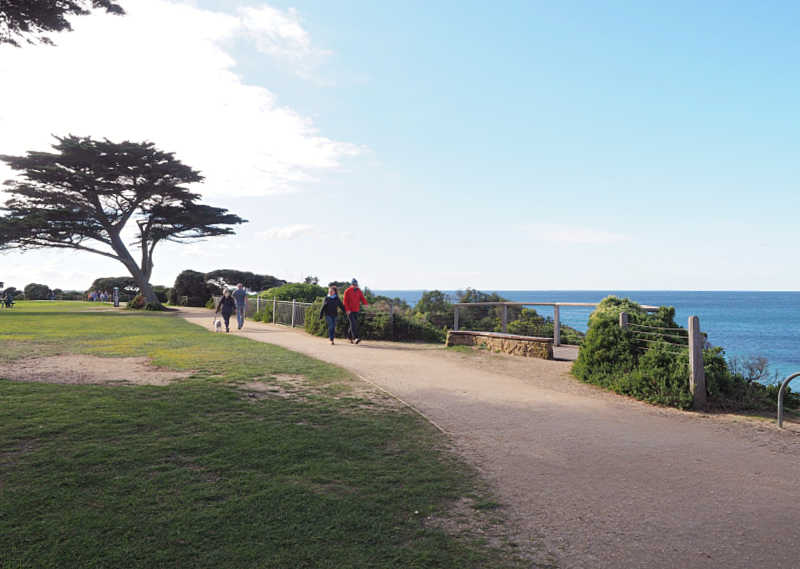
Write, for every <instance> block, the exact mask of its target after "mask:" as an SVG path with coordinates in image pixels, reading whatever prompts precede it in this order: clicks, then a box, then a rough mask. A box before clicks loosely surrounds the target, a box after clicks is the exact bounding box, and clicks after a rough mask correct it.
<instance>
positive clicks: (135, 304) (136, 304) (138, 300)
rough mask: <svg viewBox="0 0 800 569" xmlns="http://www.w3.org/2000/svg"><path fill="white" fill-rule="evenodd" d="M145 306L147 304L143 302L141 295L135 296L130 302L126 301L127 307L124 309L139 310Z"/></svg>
mask: <svg viewBox="0 0 800 569" xmlns="http://www.w3.org/2000/svg"><path fill="white" fill-rule="evenodd" d="M146 305H147V302H145V300H144V296H142V295H141V294H137V295H136V296H134V297H133V298H132V299H131V300H129V301H128V305H127V306H126V308H127V309H128V310H141V309H142V308H144V307H145V306H146Z"/></svg>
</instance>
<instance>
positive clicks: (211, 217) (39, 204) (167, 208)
mask: <svg viewBox="0 0 800 569" xmlns="http://www.w3.org/2000/svg"><path fill="white" fill-rule="evenodd" d="M57 141H58V142H57V143H56V144H55V145H54V146H53V148H54V149H55V150H56V152H28V153H27V155H25V156H0V160H3V161H5V162H6V163H8V165H9V166H11V168H13V169H14V170H17V171H19V172H20V173H21V175H20V176H19V177H18V179H16V180H9V181H7V182H6V186H7V188H6V191H7V192H8V193H9V194H11V199H9V200H8V201H6V203H5V207H4V208H3V210H4V211H5V212H6V214H5V215H4V216H2V217H0V250H7V249H21V250H28V249H38V248H57V249H73V250H78V251H86V252H90V253H94V254H97V255H102V256H105V257H108V258H111V259H115V260H117V261H119V262H121V263H122V264H123V265H125V267H126V268H127V269H128V272H129V273H130V275H131V276H132V277H133V279H134V280H135V282H136V285H137V286H138V287H139V290H140V291H141V293H142V294H143V295H144V297H145V299H146V300H147V302H148V303H151V304H153V305H159V302H158V300H157V298H156V296H155V293H154V292H153V289H152V287H151V286H150V276H151V274H152V272H153V252H154V249H155V247H156V245H158V244H159V243H161V242H162V241H173V242H184V243H185V242H192V241H194V240H197V239H202V238H205V237H213V236H217V235H230V234H232V233H233V232H234V231H233V229H232V227H231V226H233V225H237V224H240V223H244V222H245V220H243V219H242V218H240V217H239V216H237V215H234V214H231V213H228V210H226V209H222V208H217V207H212V206H209V205H204V204H200V203H198V200H199V199H200V196H199V195H198V194H195V193H192V192H190V191H189V190H188V189H187V188H186V186H185V185H186V184H191V183H196V182H200V181H202V179H203V177H202V176H201V175H200V173H199V172H197V171H195V170H193V169H192V168H190V167H189V166H186V165H185V164H182V163H181V162H180V161H179V160H177V159H176V158H175V156H174V155H173V154H172V153H169V152H163V151H161V150H158V149H157V148H156V147H155V145H154V144H153V143H151V142H129V141H125V142H120V143H116V142H111V141H110V140H108V139H104V140H94V139H92V138H89V137H77V136H72V135H70V136H66V137H64V138H57ZM129 222H132V223H133V225H135V229H134V231H133V234H134V237H133V239H132V240H131V241H130V242H129V243H127V244H126V243H125V242H124V241H123V230H124V229H125V228H126V226H127V225H128V224H129ZM129 246H132V247H136V248H138V249H139V261H138V262H137V261H136V260H135V259H134V257H133V255H132V254H131V252H130V251H129V249H128V247H129Z"/></svg>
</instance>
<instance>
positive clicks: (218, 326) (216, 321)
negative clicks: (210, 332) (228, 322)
mask: <svg viewBox="0 0 800 569" xmlns="http://www.w3.org/2000/svg"><path fill="white" fill-rule="evenodd" d="M214 332H222V320H220V319H219V318H214Z"/></svg>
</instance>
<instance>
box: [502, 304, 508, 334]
mask: <svg viewBox="0 0 800 569" xmlns="http://www.w3.org/2000/svg"><path fill="white" fill-rule="evenodd" d="M503 332H508V305H507V304H504V305H503Z"/></svg>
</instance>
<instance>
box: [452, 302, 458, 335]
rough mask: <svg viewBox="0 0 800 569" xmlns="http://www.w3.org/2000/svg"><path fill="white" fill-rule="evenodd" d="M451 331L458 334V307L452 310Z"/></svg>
mask: <svg viewBox="0 0 800 569" xmlns="http://www.w3.org/2000/svg"><path fill="white" fill-rule="evenodd" d="M453 330H455V331H456V332H458V306H456V307H455V309H454V310H453Z"/></svg>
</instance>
